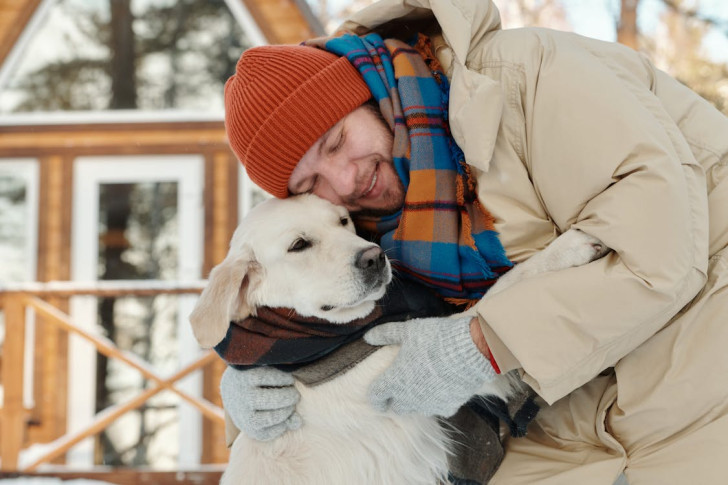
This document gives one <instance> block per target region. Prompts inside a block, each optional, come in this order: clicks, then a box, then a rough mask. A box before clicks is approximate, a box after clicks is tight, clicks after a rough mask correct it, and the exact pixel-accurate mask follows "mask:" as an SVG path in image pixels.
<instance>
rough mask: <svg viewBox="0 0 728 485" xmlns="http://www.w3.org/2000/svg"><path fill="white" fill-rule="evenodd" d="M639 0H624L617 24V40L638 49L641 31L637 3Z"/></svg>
mask: <svg viewBox="0 0 728 485" xmlns="http://www.w3.org/2000/svg"><path fill="white" fill-rule="evenodd" d="M638 4H639V0H622V7H621V9H620V12H619V24H618V25H617V42H619V43H620V44H624V45H626V46H627V47H631V48H632V49H635V50H637V48H638V47H639V39H638V35H639V31H638V30H637V5H638Z"/></svg>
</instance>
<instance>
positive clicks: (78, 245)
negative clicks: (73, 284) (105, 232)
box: [67, 155, 204, 467]
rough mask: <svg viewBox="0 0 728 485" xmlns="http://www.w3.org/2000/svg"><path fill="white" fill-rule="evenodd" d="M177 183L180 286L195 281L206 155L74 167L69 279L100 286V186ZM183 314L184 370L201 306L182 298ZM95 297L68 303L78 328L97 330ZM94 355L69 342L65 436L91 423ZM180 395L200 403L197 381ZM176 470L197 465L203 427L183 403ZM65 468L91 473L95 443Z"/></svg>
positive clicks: (81, 447)
mask: <svg viewBox="0 0 728 485" xmlns="http://www.w3.org/2000/svg"><path fill="white" fill-rule="evenodd" d="M139 182H177V183H178V194H177V197H178V199H177V203H178V214H179V224H178V230H179V254H178V264H179V266H178V268H179V269H178V281H181V282H184V281H187V282H193V281H198V280H199V279H200V278H201V277H202V275H201V273H202V263H203V254H204V250H203V247H204V210H203V190H204V157H203V156H202V155H134V156H96V157H79V158H77V159H76V160H75V162H74V189H73V217H72V249H71V254H72V256H71V279H72V280H73V281H78V282H93V281H96V280H97V279H98V278H97V257H96V255H97V254H98V211H99V186H100V185H101V184H104V183H139ZM178 298H179V300H178V301H179V307H178V321H177V325H178V338H179V342H178V345H179V366H180V367H182V366H184V365H186V364H188V363H191V362H192V361H193V360H195V359H196V358H198V357H199V356H200V355H201V352H202V351H201V349H200V347H199V345H198V344H197V341H196V340H195V338H194V335H193V334H192V330H191V328H190V325H189V322H188V315H189V314H190V313H191V311H192V308H193V307H194V304H195V301H196V299H197V297H196V296H194V295H180V296H179V297H178ZM96 301H97V299H96V298H95V297H74V298H73V299H72V300H71V316H72V318H73V320H74V321H75V322H76V323H77V324H79V325H81V326H83V327H84V328H87V329H95V328H96V308H97V307H96ZM95 359H96V355H95V349H94V348H93V347H92V346H91V345H89V344H88V343H86V342H82V341H80V340H79V339H77V338H76V337H75V336H71V339H70V341H69V383H68V385H69V391H68V397H69V403H68V431H69V432H73V431H75V430H78V429H81V428H83V427H85V426H87V425H88V424H89V423H90V422H91V420H92V419H93V417H94V414H95V413H94V403H95V396H94V394H95V392H94V386H95ZM178 388H179V389H181V390H183V391H185V392H187V393H188V394H190V395H193V396H201V395H202V376H201V375H200V373H196V374H193V375H192V376H190V377H188V378H186V379H185V380H183V381H181V382H180V383H179V385H178ZM179 413H180V415H179V418H180V430H179V436H180V437H179V463H180V465H182V464H184V466H193V467H194V466H195V465H197V464H199V462H200V456H201V451H202V449H201V445H202V420H201V417H200V414H199V412H198V411H197V410H196V409H193V408H192V407H191V406H190V405H188V404H187V403H185V402H181V403H180V408H179ZM67 458H68V464H69V465H72V466H76V467H91V466H93V441H92V440H90V439H89V440H86V441H85V442H82V443H79V444H78V445H77V446H75V447H74V448H73V449H72V450H71V451H70V452H69V454H68V457H67Z"/></svg>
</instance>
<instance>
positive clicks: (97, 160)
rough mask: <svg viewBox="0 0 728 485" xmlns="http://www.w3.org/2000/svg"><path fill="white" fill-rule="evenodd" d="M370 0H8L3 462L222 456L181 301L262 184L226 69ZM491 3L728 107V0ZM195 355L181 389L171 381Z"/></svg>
mask: <svg viewBox="0 0 728 485" xmlns="http://www.w3.org/2000/svg"><path fill="white" fill-rule="evenodd" d="M370 3H372V2H370V1H368V0H354V1H347V0H310V2H309V3H306V2H305V1H304V0H210V1H203V0H181V1H174V0H27V1H10V0H0V291H1V292H0V343H1V344H2V347H0V372H1V374H0V375H2V382H0V403H2V404H1V405H2V414H1V415H0V416H2V418H3V420H2V428H1V430H0V451H2V454H1V455H0V458H1V459H2V461H0V470H3V471H5V472H17V471H26V472H31V471H32V472H39V471H40V472H42V471H44V470H45V471H46V472H48V473H55V472H57V471H58V470H60V469H73V470H80V469H88V470H93V469H96V468H97V467H98V466H111V467H131V468H136V469H149V470H180V469H185V470H200V469H204V467H205V466H207V465H206V464H215V463H224V462H225V461H226V459H227V450H226V449H225V446H224V441H223V438H222V437H223V431H222V420H221V413H220V410H219V407H218V406H219V404H220V402H219V395H218V391H217V383H218V381H219V376H220V373H221V372H222V369H223V367H222V364H221V363H220V362H219V361H218V360H216V359H214V358H210V357H209V356H207V357H206V355H207V354H205V353H204V352H202V351H201V350H200V349H198V347H197V345H196V343H195V341H194V339H193V338H192V335H191V332H190V329H189V328H188V327H189V325H188V323H187V315H188V314H189V311H190V309H191V307H192V305H194V301H195V293H196V292H198V291H199V288H200V280H201V279H203V278H204V277H205V275H207V274H208V273H209V270H210V268H212V266H214V265H215V264H216V263H217V262H219V261H220V260H221V259H222V258H223V257H224V255H225V253H226V251H227V244H228V241H229V237H230V236H231V234H232V231H233V230H234V228H235V226H236V225H237V222H238V220H239V219H240V218H241V217H242V216H243V215H244V214H245V212H246V211H247V210H248V209H249V208H250V207H252V206H253V205H255V204H256V203H257V202H258V201H260V200H262V198H263V197H264V195H263V194H262V193H261V192H260V190H259V189H257V187H255V186H254V185H253V184H252V183H251V182H250V181H249V180H248V179H247V177H246V176H245V174H244V172H243V170H241V168H240V165H239V163H238V162H237V161H236V160H235V158H234V156H233V155H232V153H231V152H230V150H229V149H228V148H227V145H226V142H225V134H224V127H223V123H222V120H223V100H222V90H223V85H224V82H225V80H226V79H227V78H228V77H229V76H230V75H231V74H232V73H233V71H234V68H235V63H236V61H237V59H238V57H239V56H240V53H241V52H242V51H243V50H244V49H246V48H248V47H250V46H254V45H262V44H267V43H298V42H300V41H301V40H304V39H306V38H310V37H314V36H318V35H323V34H325V33H327V32H332V31H333V30H334V29H335V28H336V26H337V25H338V24H339V23H340V22H341V21H342V20H343V19H344V18H346V16H347V15H349V14H350V13H351V12H354V11H356V10H357V9H360V8H363V7H364V6H366V5H368V4H370ZM495 3H496V4H497V5H498V7H499V8H500V11H501V15H502V20H503V25H504V27H505V28H518V27H522V26H542V27H550V28H556V29H559V30H567V31H574V32H577V33H579V34H582V35H586V36H589V37H594V38H598V39H602V40H605V41H616V42H621V43H623V44H625V45H627V46H629V47H631V48H633V49H636V50H638V51H640V52H643V53H644V54H645V55H646V56H648V57H649V58H650V59H652V61H653V62H654V63H655V64H656V65H657V66H658V67H659V68H661V69H663V70H665V71H667V72H668V73H670V74H671V75H673V76H675V77H676V78H678V79H679V80H680V81H682V82H683V83H685V84H686V85H688V86H689V87H691V88H692V89H693V90H695V91H696V92H698V93H699V94H700V95H701V96H703V97H704V98H705V99H707V100H708V101H710V102H711V103H713V104H714V105H715V106H716V107H717V108H718V109H719V110H722V111H723V112H724V113H727V114H728V2H726V1H725V0H495ZM727 136H728V135H727ZM59 281H60V282H64V283H63V284H64V285H65V286H63V285H61V286H56V287H54V288H56V290H55V291H51V289H52V288H53V287H49V286H47V285H46V286H44V285H42V284H40V285H39V284H38V283H47V282H59ZM104 285H106V286H104ZM49 288H51V289H49ZM59 288H60V289H59ZM102 290H103V291H102ZM38 301H40V302H43V303H45V304H49V305H52V307H53V308H55V309H56V310H57V313H53V312H50V311H48V310H46V311H45V313H44V312H43V311H41V310H40V309H39V308H41V309H42V308H45V307H43V306H42V305H41V303H38ZM33 302H35V303H33ZM63 322H71V324H72V325H74V326H75V327H76V328H79V329H82V330H83V331H84V332H87V333H89V334H91V335H92V336H96V337H98V338H100V339H107V341H108V342H111V344H112V345H113V347H114V348H115V349H116V350H112V351H111V355H110V353H109V351H108V350H106V351H100V346H101V344H99V342H100V341H101V340H97V341H94V340H93V339H88V338H85V337H80V336H79V332H76V331H73V330H71V331H70V332H69V330H68V328H66V327H65V326H64V323H63ZM117 354H118V355H121V356H122V357H123V358H121V359H120V358H119V357H118V355H117ZM124 356H126V357H124ZM124 358H126V360H124ZM205 359H207V360H205ZM129 361H132V363H135V362H136V363H137V365H136V366H134V365H130V364H129ZM141 363H143V364H141ZM190 366H192V367H194V372H190V373H189V375H185V376H183V378H180V379H179V380H176V381H174V382H173V383H172V384H173V385H174V386H176V387H175V389H176V391H174V390H172V389H169V386H167V387H165V386H163V385H161V384H160V382H161V381H164V379H168V378H169V377H170V376H172V375H173V374H175V373H178V372H179V371H180V369H186V368H190ZM145 369H146V370H145ZM160 386H161V387H160ZM145 392H146V393H147V394H150V396H149V398H148V399H142V400H141V401H140V400H139V399H138V397H139V396H140V395H141V394H143V393H145ZM109 409H111V410H113V411H114V412H115V413H116V414H115V415H114V419H113V420H110V421H109V422H106V421H103V420H102V417H103V413H102V412H106V413H107V414H108V412H109V411H108V410H109ZM104 410H107V411H104ZM99 413H101V414H99ZM100 416H101V418H100ZM214 473H218V471H217V470H216V471H214ZM217 476H219V475H217ZM135 480H136V481H135ZM138 480H139V479H138V476H137V477H134V478H129V482H128V483H141V482H139V481H138ZM213 480H214V479H213ZM213 482H214V481H213ZM213 482H210V483H213ZM116 483H127V482H124V481H117V482H116ZM155 483H164V481H163V480H162V479H161V478H159V479H158V481H157V482H155ZM199 483H203V482H199Z"/></svg>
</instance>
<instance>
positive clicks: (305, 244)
mask: <svg viewBox="0 0 728 485" xmlns="http://www.w3.org/2000/svg"><path fill="white" fill-rule="evenodd" d="M310 247H311V242H310V241H306V240H305V239H303V238H302V237H299V238H298V239H296V240H295V241H293V244H291V247H289V248H288V252H289V253H299V252H301V251H303V250H305V249H308V248H310Z"/></svg>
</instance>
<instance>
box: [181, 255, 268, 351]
mask: <svg viewBox="0 0 728 485" xmlns="http://www.w3.org/2000/svg"><path fill="white" fill-rule="evenodd" d="M256 267H257V264H256V263H255V261H254V260H253V258H252V256H251V257H246V256H241V255H239V254H237V255H231V254H229V253H228V255H227V257H226V258H225V259H224V260H223V262H222V263H220V264H218V265H217V266H215V267H214V268H213V269H212V271H211V272H210V277H209V279H208V282H207V286H206V287H205V289H204V290H203V291H202V294H201V295H200V298H199V299H198V300H197V304H196V305H195V308H194V310H192V313H191V314H190V323H191V324H192V332H193V333H194V335H195V338H196V339H197V342H198V343H199V344H200V346H201V347H203V348H210V347H214V346H215V345H217V344H218V343H220V341H221V340H222V339H224V338H225V335H226V334H227V331H228V327H229V325H230V321H232V320H236V319H241V318H245V317H247V316H248V315H250V313H251V308H250V306H249V305H248V303H247V301H246V295H247V293H248V289H249V288H248V287H249V285H250V281H251V276H252V273H253V272H254V270H255V268H256Z"/></svg>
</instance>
